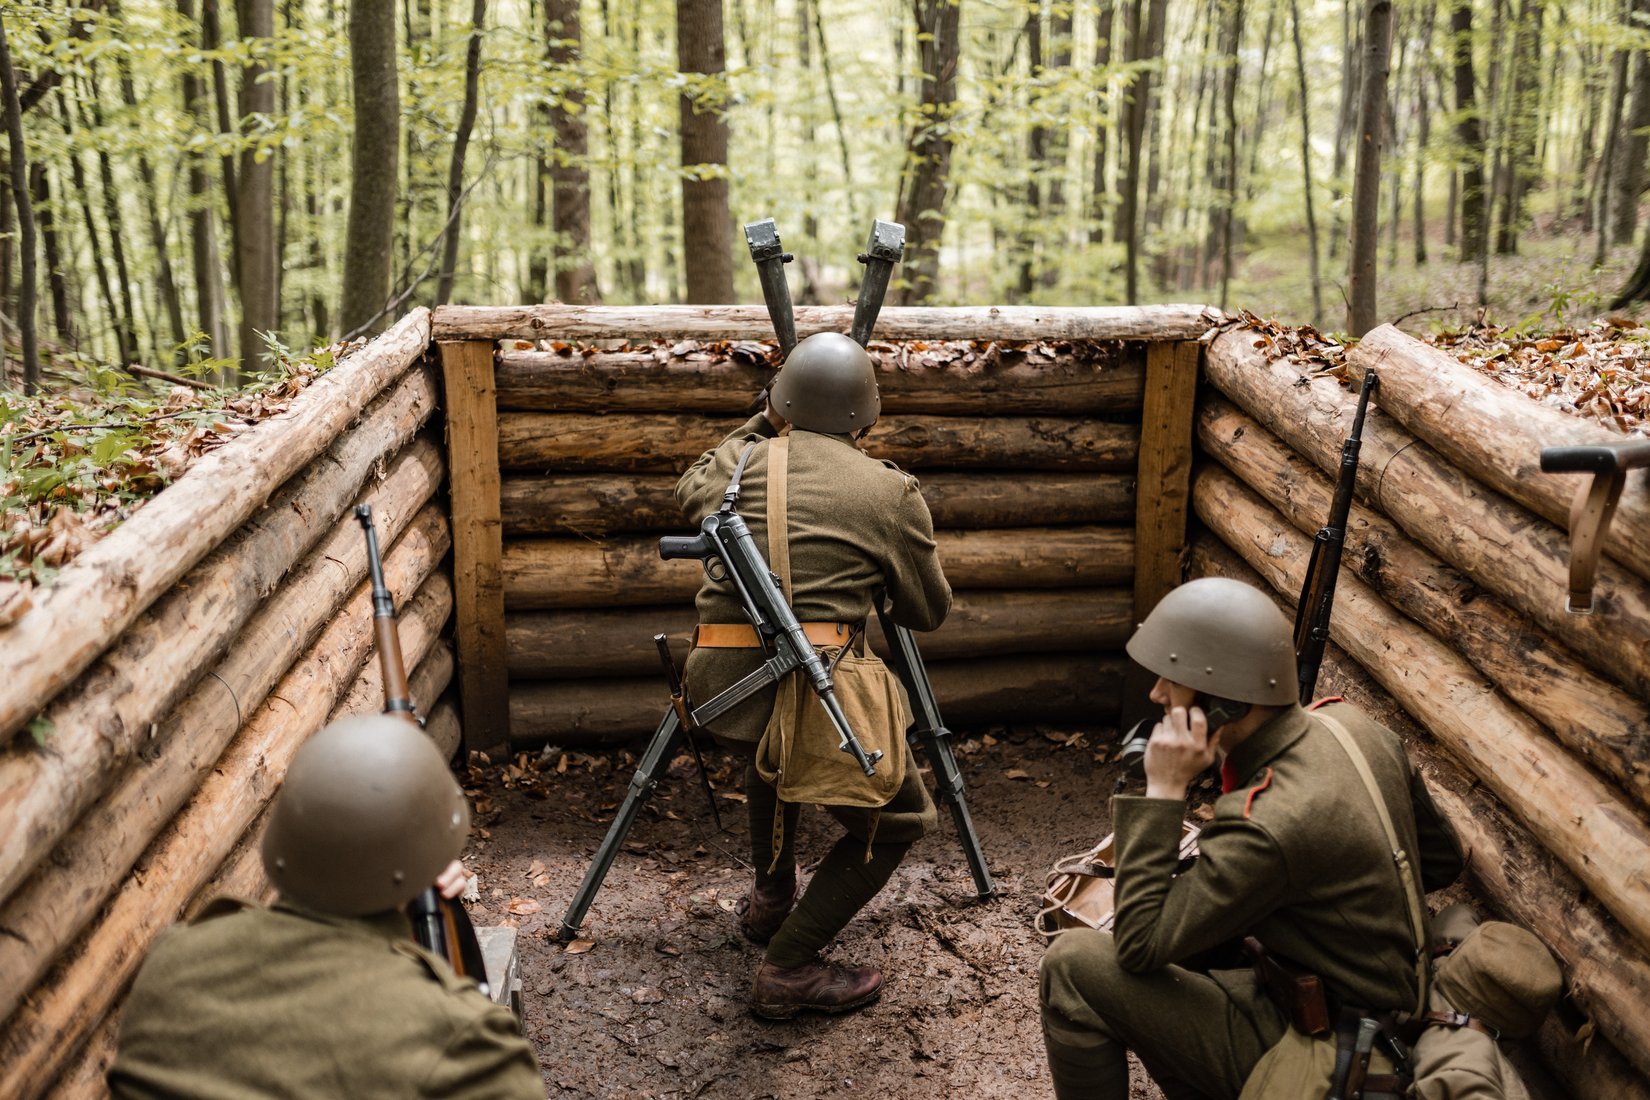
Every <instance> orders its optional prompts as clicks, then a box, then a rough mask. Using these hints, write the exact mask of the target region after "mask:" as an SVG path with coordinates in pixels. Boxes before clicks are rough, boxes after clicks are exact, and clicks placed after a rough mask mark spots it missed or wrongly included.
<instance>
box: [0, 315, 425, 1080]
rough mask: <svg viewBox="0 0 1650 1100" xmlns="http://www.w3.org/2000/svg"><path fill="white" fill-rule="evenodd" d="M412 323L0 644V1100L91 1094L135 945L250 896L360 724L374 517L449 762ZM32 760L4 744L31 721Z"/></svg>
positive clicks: (97, 551)
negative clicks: (328, 740) (281, 817)
mask: <svg viewBox="0 0 1650 1100" xmlns="http://www.w3.org/2000/svg"><path fill="white" fill-rule="evenodd" d="M429 339H430V317H429V314H428V313H427V312H426V311H422V310H420V311H417V312H415V313H414V314H411V315H409V316H408V317H407V318H406V319H405V320H403V321H402V322H400V323H399V324H397V325H396V326H395V327H394V328H392V329H391V330H390V331H389V332H387V333H386V334H385V335H384V336H382V337H380V338H379V339H378V340H376V341H374V342H373V343H371V344H369V345H367V346H366V347H365V348H362V349H360V350H358V351H356V352H354V353H353V354H351V355H349V356H347V357H345V358H344V359H343V360H342V361H341V362H340V363H339V364H338V365H337V366H335V367H334V368H333V369H332V370H331V371H329V372H328V373H326V374H325V375H323V376H322V377H321V378H319V379H317V380H316V381H315V382H313V383H312V384H311V385H310V386H309V387H308V388H306V389H305V390H304V391H302V392H301V393H300V394H299V395H298V396H297V397H296V398H294V400H293V402H292V405H291V407H290V409H289V410H288V411H287V412H285V413H284V414H283V415H281V416H279V417H276V418H272V419H271V420H269V421H267V422H265V423H263V424H260V425H258V426H256V427H254V428H251V429H249V430H248V431H246V432H245V433H244V434H243V435H241V436H239V437H237V438H236V439H234V440H232V441H231V442H230V443H228V444H226V445H225V446H224V447H222V448H221V449H219V450H218V451H216V452H214V453H212V454H211V455H208V456H207V457H206V458H205V459H202V460H201V461H200V462H198V463H197V464H196V465H195V466H193V467H192V468H191V469H190V470H189V471H188V472H186V473H185V475H184V476H183V477H181V478H180V479H179V480H178V481H177V482H176V483H175V484H174V485H172V486H171V487H169V488H168V489H166V490H165V491H164V492H162V493H161V494H159V495H158V496H157V497H156V498H155V499H154V500H152V501H150V502H149V503H147V504H146V505H145V506H144V507H143V508H141V509H139V510H138V511H137V512H136V513H135V514H134V515H133V517H132V518H131V519H130V520H128V521H127V522H126V523H125V524H124V525H122V526H121V527H120V528H118V529H117V530H115V531H114V532H113V533H111V534H110V535H109V536H108V537H107V538H105V539H104V540H103V541H102V542H100V543H98V544H97V545H96V546H95V547H93V548H92V549H91V550H89V551H88V552H87V553H86V554H83V555H82V556H81V557H80V558H79V559H78V560H77V561H75V562H74V563H72V564H71V565H70V566H68V567H66V568H65V569H64V570H63V572H62V573H61V574H60V576H59V578H58V582H57V584H56V585H54V586H53V587H51V588H49V589H46V590H45V591H44V592H43V593H42V594H41V595H40V597H39V598H38V599H37V603H36V606H35V608H34V609H33V610H31V611H30V612H29V613H28V614H27V615H25V616H24V617H23V618H22V619H20V620H18V621H17V622H16V623H14V624H13V625H12V626H11V627H8V628H5V629H0V645H4V646H5V647H6V650H7V652H8V653H15V654H17V655H18V656H19V660H18V662H16V665H15V668H8V672H14V673H15V674H14V675H9V676H8V677H7V679H6V681H5V682H4V683H0V724H3V725H4V733H5V734H6V735H8V737H7V740H8V741H9V743H8V744H6V745H5V746H4V747H3V748H0V800H4V801H5V803H6V805H7V806H8V813H7V814H6V815H3V816H0V1019H3V1020H4V1024H3V1025H0V1095H4V1096H8V1097H11V1096H16V1097H34V1096H39V1095H43V1094H45V1093H46V1092H47V1091H48V1090H50V1091H51V1092H52V1094H53V1095H62V1096H90V1095H101V1069H102V1068H103V1067H104V1066H105V1065H106V1063H107V1061H108V1058H109V1056H110V1051H111V1050H112V1044H113V1039H114V1035H115V1034H116V1021H117V1019H118V1012H119V1005H120V1002H121V1001H122V999H123V998H124V997H125V993H126V989H127V987H128V986H129V983H130V981H131V979H132V976H133V975H134V974H135V972H136V969H137V967H138V965H139V964H140V963H141V962H142V960H143V958H144V956H145V954H146V953H147V951H148V948H149V946H150V945H151V944H152V943H153V941H154V939H155V937H156V936H157V935H158V934H159V933H160V931H161V930H162V929H163V928H164V927H165V926H166V925H168V924H170V923H171V922H173V921H175V920H177V919H179V918H180V917H183V916H184V915H186V914H187V913H189V912H192V911H193V910H194V908H195V907H197V906H198V905H199V904H201V903H202V902H203V901H204V900H205V899H206V898H207V897H208V896H211V895H215V894H218V893H232V894H237V895H240V896H247V897H251V898H254V899H256V898H258V897H260V896H261V895H264V894H265V893H266V892H267V889H268V884H267V882H266V881H265V879H264V876H263V870H262V866H261V862H260V860H259V856H258V853H259V838H260V837H261V833H262V828H263V821H264V818H265V817H266V816H267V815H266V812H265V811H266V809H267V806H268V803H269V800H270V798H271V797H272V796H273V794H274V792H275V791H276V790H277V789H278V788H279V785H280V782H281V779H282V777H283V776H284V774H285V771H286V766H287V763H288V762H289V761H290V760H291V758H292V755H293V753H294V752H296V750H297V748H298V747H299V746H300V745H302V744H303V742H304V741H305V740H306V739H307V738H308V737H309V736H310V735H311V734H312V733H314V732H315V731H316V730H317V729H319V728H320V727H321V726H322V725H323V724H325V722H326V721H327V720H328V719H329V718H330V717H336V716H340V715H342V714H345V713H355V712H357V711H365V710H376V709H378V707H379V706H380V705H381V699H380V698H379V681H378V672H377V666H376V662H375V661H371V660H370V657H371V656H372V654H371V650H372V606H371V599H370V593H369V592H368V591H367V581H366V557H365V549H364V540H363V539H362V536H361V531H360V527H359V526H358V525H357V524H356V523H355V522H354V521H353V518H352V515H351V509H352V506H353V505H355V504H357V503H368V504H371V505H372V506H373V510H374V515H375V518H376V520H377V523H378V527H379V533H380V539H381V544H382V545H383V546H384V548H385V570H386V576H387V579H388V581H389V583H390V586H391V589H392V591H393V592H394V593H395V595H396V597H397V599H398V600H400V601H403V602H404V607H403V620H402V641H403V647H404V649H405V652H406V657H407V660H408V663H409V666H410V668H411V669H412V683H413V688H414V695H415V700H416V701H417V702H418V703H420V704H422V705H423V706H424V707H425V708H426V709H429V708H432V707H433V708H434V714H435V716H437V718H438V721H437V722H435V723H432V733H434V734H435V735H436V736H438V740H439V742H440V743H443V744H444V747H445V748H447V749H448V750H449V751H451V750H452V749H453V748H456V746H457V741H458V737H457V729H456V715H455V714H454V712H453V710H452V707H451V706H450V704H442V705H440V706H436V703H437V700H439V699H440V698H441V696H442V695H443V694H444V693H445V692H446V690H447V687H448V683H449V682H450V680H451V679H452V676H453V658H452V653H451V651H450V649H449V648H448V647H447V646H446V644H445V643H443V642H441V641H440V635H441V633H442V632H443V630H444V629H445V624H446V623H447V621H448V619H449V618H450V616H451V611H452V607H453V587H452V582H451V580H450V578H449V577H448V576H447V575H446V574H445V573H443V572H442V571H441V569H442V563H443V560H444V558H445V556H446V554H447V551H448V547H449V544H450V535H449V525H448V521H447V519H446V517H445V516H444V515H443V513H442V511H441V510H440V509H439V508H438V507H437V505H436V503H435V498H436V493H437V491H438V489H439V488H440V485H441V482H442V480H443V479H444V477H445V471H444V462H443V460H442V455H441V449H440V446H439V442H438V441H437V440H435V439H432V438H431V437H430V433H429V432H427V431H425V430H423V429H424V428H425V426H426V425H427V424H428V422H429V419H430V417H431V415H432V413H433V412H434V410H435V407H436V394H437V387H436V379H435V376H434V373H433V371H432V370H431V369H430V368H429V367H427V366H425V365H424V364H423V358H424V353H425V350H426V348H427V346H428V344H429ZM36 714H39V715H41V716H42V717H43V718H44V719H45V721H44V722H43V723H38V724H37V727H36V728H44V730H45V731H46V733H45V739H44V743H43V744H41V745H36V744H34V743H32V741H30V740H29V739H28V738H27V737H18V736H15V733H16V731H17V729H18V728H19V727H20V726H21V725H22V723H23V722H25V721H27V720H28V719H29V718H30V717H32V716H34V715H36Z"/></svg>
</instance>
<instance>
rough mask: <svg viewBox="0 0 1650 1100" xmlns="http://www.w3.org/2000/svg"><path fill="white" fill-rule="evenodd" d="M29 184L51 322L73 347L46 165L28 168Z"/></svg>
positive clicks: (67, 344) (66, 293)
mask: <svg viewBox="0 0 1650 1100" xmlns="http://www.w3.org/2000/svg"><path fill="white" fill-rule="evenodd" d="M29 183H30V188H31V191H32V194H33V198H34V211H35V219H36V221H38V223H39V225H40V243H41V246H42V248H43V250H44V252H45V257H46V286H47V289H48V291H49V293H50V295H51V299H52V320H53V323H54V328H55V329H56V332H57V339H58V341H59V342H60V343H62V344H63V345H64V346H66V347H72V346H73V345H74V342H75V339H74V319H73V317H72V316H71V315H70V313H69V281H68V279H67V278H66V277H65V276H64V274H63V249H62V246H61V245H60V243H59V241H58V234H57V204H56V203H55V202H54V201H53V200H52V192H51V185H50V182H49V177H48V176H47V173H46V166H45V165H44V164H41V163H39V162H38V161H36V162H35V163H34V164H31V165H29Z"/></svg>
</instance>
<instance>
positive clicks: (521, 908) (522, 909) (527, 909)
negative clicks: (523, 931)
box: [506, 897, 544, 917]
mask: <svg viewBox="0 0 1650 1100" xmlns="http://www.w3.org/2000/svg"><path fill="white" fill-rule="evenodd" d="M506 908H507V909H508V910H509V911H510V912H512V913H514V914H515V915H516V916H518V917H529V916H532V915H533V914H534V913H537V912H538V911H539V910H541V909H543V908H544V906H542V905H540V904H539V903H538V902H537V901H536V900H534V899H533V898H521V897H516V898H511V899H510V904H509V905H508V906H506Z"/></svg>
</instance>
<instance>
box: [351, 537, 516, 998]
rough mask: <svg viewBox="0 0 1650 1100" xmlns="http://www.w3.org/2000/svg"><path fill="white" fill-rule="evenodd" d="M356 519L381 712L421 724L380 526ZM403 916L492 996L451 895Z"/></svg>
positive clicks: (429, 946)
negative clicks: (363, 545) (367, 581)
mask: <svg viewBox="0 0 1650 1100" xmlns="http://www.w3.org/2000/svg"><path fill="white" fill-rule="evenodd" d="M355 518H356V519H357V520H359V521H360V523H361V530H362V531H363V532H365V534H366V537H367V571H368V573H369V575H370V576H371V578H372V626H373V639H374V642H375V644H376V646H377V649H378V667H379V669H380V671H382V672H383V674H384V676H383V679H384V713H385V714H393V715H395V716H396V717H398V718H405V719H406V720H407V721H409V722H412V723H413V724H415V725H418V726H422V725H423V724H424V723H423V720H422V719H420V718H419V717H418V712H417V711H415V710H414V709H413V703H412V689H411V688H409V687H408V686H407V666H406V662H405V661H404V660H403V658H402V656H401V634H400V631H399V630H398V628H397V626H396V621H395V597H394V596H392V595H390V590H389V586H388V585H386V584H385V583H384V562H383V559H382V557H380V555H379V553H378V529H377V528H376V527H375V526H373V521H372V505H370V504H360V505H357V506H356V508H355ZM407 916H408V917H409V918H411V920H412V926H413V938H414V939H415V940H417V941H418V945H419V946H420V947H422V948H424V949H425V950H426V951H433V952H435V953H436V954H437V955H440V956H441V957H442V958H443V959H445V960H446V961H447V963H448V965H450V966H451V967H452V968H453V970H454V972H455V973H457V974H459V975H460V976H462V977H468V978H473V979H474V980H475V982H476V984H477V985H479V986H480V987H481V992H482V993H484V994H486V995H488V996H491V995H492V992H491V990H490V989H489V988H488V985H487V964H486V962H485V960H484V959H483V957H482V954H481V944H480V942H479V941H478V940H477V939H476V930H475V926H474V925H473V924H471V923H470V914H469V913H468V912H466V911H465V909H464V906H462V905H460V904H459V903H458V902H457V901H456V900H455V899H453V898H445V897H442V896H441V894H440V892H439V891H438V890H436V888H435V887H433V886H432V887H430V888H429V889H427V890H425V891H423V892H422V893H420V894H419V895H418V896H417V897H415V898H413V900H412V901H411V902H409V903H408V904H407Z"/></svg>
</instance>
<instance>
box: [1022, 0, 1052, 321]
mask: <svg viewBox="0 0 1650 1100" xmlns="http://www.w3.org/2000/svg"><path fill="white" fill-rule="evenodd" d="M1025 10H1026V18H1025V22H1024V24H1022V26H1021V28H1020V29H1021V37H1022V38H1024V39H1025V41H1026V70H1027V78H1028V80H1027V84H1026V96H1027V100H1028V102H1027V103H1026V110H1027V112H1028V113H1029V114H1031V116H1032V117H1033V118H1036V117H1037V116H1038V114H1039V112H1040V111H1041V110H1043V109H1044V105H1043V104H1041V103H1039V102H1037V101H1038V100H1039V99H1040V98H1041V97H1042V96H1044V95H1046V94H1047V90H1046V89H1045V88H1044V87H1043V86H1042V85H1043V79H1042V77H1043V72H1044V68H1045V64H1044V61H1045V58H1044V53H1043V3H1042V0H1030V2H1028V3H1027V4H1026V5H1025ZM1026 137H1027V140H1026V157H1025V173H1026V187H1025V199H1024V201H1023V202H1021V203H1020V210H1019V222H1020V230H1019V240H1018V241H1017V242H1015V245H1014V253H1015V254H1016V257H1017V263H1018V266H1019V269H1020V275H1019V280H1018V282H1019V286H1018V287H1017V288H1016V289H1017V291H1018V294H1017V297H1016V300H1017V301H1021V302H1029V301H1030V300H1031V292H1032V290H1033V289H1034V288H1035V287H1036V286H1037V282H1038V270H1037V239H1038V236H1039V235H1040V229H1041V224H1040V223H1041V222H1042V219H1043V209H1042V206H1043V187H1042V177H1043V176H1044V174H1046V173H1047V171H1048V129H1047V127H1045V126H1043V125H1042V124H1041V123H1040V122H1034V123H1032V125H1031V129H1030V131H1029V132H1028V133H1027V136H1026Z"/></svg>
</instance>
